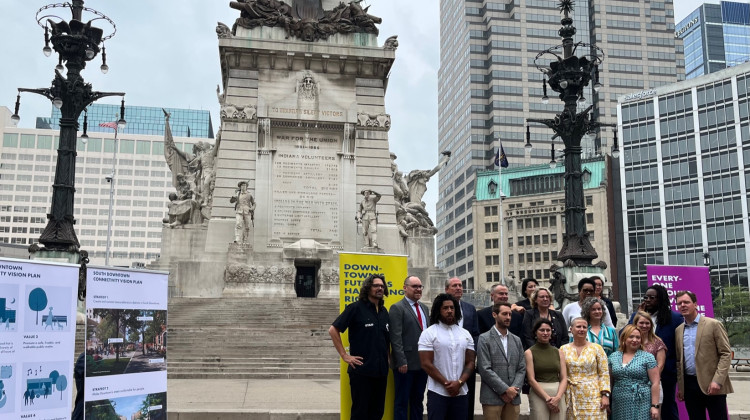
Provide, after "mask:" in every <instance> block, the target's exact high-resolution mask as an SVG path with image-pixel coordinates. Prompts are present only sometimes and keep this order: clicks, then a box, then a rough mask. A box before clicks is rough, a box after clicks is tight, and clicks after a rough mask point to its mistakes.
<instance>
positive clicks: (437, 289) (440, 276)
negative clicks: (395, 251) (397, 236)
mask: <svg viewBox="0 0 750 420" xmlns="http://www.w3.org/2000/svg"><path fill="white" fill-rule="evenodd" d="M412 233H413V234H416V235H419V234H420V232H419V231H418V230H417V229H415V230H414V231H413V232H412ZM406 254H407V255H408V256H409V258H408V262H409V274H411V275H414V276H417V277H419V279H420V280H422V285H423V286H424V289H423V292H422V298H423V299H424V300H427V301H430V300H432V299H433V298H434V297H435V296H437V295H438V294H440V293H443V291H444V290H445V280H447V279H448V274H447V273H446V272H445V271H443V270H441V269H439V268H437V267H435V237H434V236H433V235H424V236H409V237H408V238H406Z"/></svg>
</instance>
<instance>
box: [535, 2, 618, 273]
mask: <svg viewBox="0 0 750 420" xmlns="http://www.w3.org/2000/svg"><path fill="white" fill-rule="evenodd" d="M573 5H574V0H561V1H560V5H559V7H560V12H561V13H562V14H563V18H562V19H561V20H560V23H561V24H562V28H560V30H559V31H558V33H559V34H560V37H561V38H562V44H560V45H557V46H555V47H552V48H549V49H547V50H545V51H542V52H540V53H539V54H537V56H536V59H535V64H536V67H537V68H538V69H539V70H540V71H541V72H542V73H544V75H545V79H543V82H542V83H543V86H542V87H543V92H544V97H543V98H542V102H545V101H548V100H549V98H548V97H547V85H549V87H550V88H551V89H552V90H553V91H555V92H557V93H559V98H560V100H561V101H562V102H563V103H564V109H563V111H562V112H561V113H559V114H557V116H555V118H551V119H535V118H528V119H527V120H526V121H527V122H533V123H539V124H544V125H546V126H547V127H549V128H551V129H552V130H553V131H554V132H555V135H554V136H553V137H552V138H553V139H554V138H556V137H560V138H561V139H562V141H563V143H564V144H565V160H564V161H565V235H564V236H563V245H562V248H561V249H560V252H559V253H558V255H557V259H558V261H562V262H567V261H569V260H570V261H572V262H573V263H574V264H575V265H577V266H591V265H592V261H593V260H594V259H595V258H597V257H598V255H597V253H596V251H595V250H594V247H593V246H592V245H591V241H590V240H589V235H588V233H587V230H586V204H585V202H584V195H583V172H582V170H581V152H582V147H581V139H582V138H583V137H584V136H585V135H586V134H588V133H593V132H596V130H598V128H599V127H602V126H611V125H609V124H603V123H600V122H598V121H595V120H594V118H593V116H592V115H590V112H591V110H592V108H593V105H591V106H589V107H587V108H586V109H584V110H583V111H581V112H578V111H577V108H578V105H579V104H582V103H584V102H585V99H584V95H583V92H584V89H585V88H586V86H588V84H589V82H590V81H592V80H593V81H594V90H595V91H598V90H599V88H600V87H601V84H600V83H599V65H600V64H601V63H602V60H603V57H604V52H603V51H602V50H601V49H600V48H599V47H597V46H595V45H592V44H588V43H585V42H576V43H574V42H573V35H575V33H576V28H575V27H574V26H573V19H572V18H571V17H570V14H571V12H572V11H573ZM579 48H581V49H584V50H586V51H585V53H584V54H583V55H581V56H580V57H579V56H577V55H576V52H577V50H578V49H579ZM545 103H546V102H545ZM526 147H527V148H530V147H531V134H530V131H529V128H528V126H527V129H526ZM553 150H554V146H553Z"/></svg>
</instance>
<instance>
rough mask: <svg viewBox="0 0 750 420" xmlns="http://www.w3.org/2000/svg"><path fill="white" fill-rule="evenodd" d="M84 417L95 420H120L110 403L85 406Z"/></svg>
mask: <svg viewBox="0 0 750 420" xmlns="http://www.w3.org/2000/svg"><path fill="white" fill-rule="evenodd" d="M86 417H87V418H92V419H97V420H120V416H118V415H117V413H116V412H115V409H114V407H112V403H111V402H107V403H105V404H102V403H101V402H96V403H88V404H86Z"/></svg>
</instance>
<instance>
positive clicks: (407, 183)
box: [152, 0, 449, 297]
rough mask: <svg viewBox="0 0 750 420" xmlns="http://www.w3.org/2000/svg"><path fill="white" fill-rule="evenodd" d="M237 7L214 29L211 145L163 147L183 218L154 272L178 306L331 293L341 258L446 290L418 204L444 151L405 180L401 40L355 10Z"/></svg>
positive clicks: (170, 231) (303, 0)
mask: <svg viewBox="0 0 750 420" xmlns="http://www.w3.org/2000/svg"><path fill="white" fill-rule="evenodd" d="M229 6H230V7H231V8H233V9H236V10H238V11H239V13H238V17H237V19H236V21H235V22H234V23H233V24H232V25H226V24H223V23H218V25H217V27H216V34H217V38H218V45H219V56H220V60H219V65H220V66H221V74H222V80H221V86H220V87H217V97H218V100H219V105H220V109H221V112H220V115H221V127H220V135H219V136H217V142H216V145H215V146H210V145H200V146H198V147H196V148H195V149H194V151H193V153H192V154H187V153H182V152H178V151H177V150H176V148H174V147H171V146H170V145H169V144H167V145H165V158H166V159H167V162H168V163H169V166H170V168H171V169H172V171H173V174H174V179H173V181H174V183H175V188H176V192H175V193H174V194H175V196H174V200H172V202H175V203H174V204H170V206H174V207H175V214H174V218H173V219H168V221H169V220H173V221H171V222H169V223H168V224H167V226H165V229H164V236H163V239H162V253H161V258H160V259H159V260H158V261H156V262H155V263H154V264H152V267H153V268H159V269H168V270H170V293H171V296H175V297H223V296H282V297H283V296H289V297H294V296H298V297H336V296H338V281H339V279H338V253H339V252H362V251H364V252H378V253H386V254H402V255H403V254H407V255H409V264H410V266H411V268H410V270H412V269H414V270H416V271H415V272H417V271H418V272H419V274H418V275H419V277H420V278H421V279H423V281H426V282H429V279H430V275H432V276H433V277H439V278H437V279H436V280H435V281H434V282H435V283H441V282H442V281H444V279H445V274H444V273H442V272H440V271H438V270H437V269H436V268H435V266H434V265H435V258H434V234H435V231H436V230H435V228H434V225H433V223H432V221H431V220H430V219H429V215H428V214H427V211H426V209H425V208H424V204H423V203H422V202H421V198H422V196H423V195H424V193H425V189H426V182H427V180H429V178H430V177H431V176H432V175H434V174H435V173H436V172H437V171H438V170H439V168H441V167H443V166H444V165H445V164H446V162H447V159H448V157H449V154H444V156H443V158H442V159H441V160H440V163H438V165H437V166H436V167H435V168H434V169H433V170H429V171H412V172H410V173H409V176H407V177H404V176H403V174H402V173H397V172H398V169H397V167H395V163H394V162H393V160H392V159H391V153H390V150H389V138H388V131H389V130H390V127H391V116H390V115H389V114H388V113H387V112H386V109H385V101H384V96H385V91H386V87H387V82H388V75H389V72H390V70H391V67H392V65H393V62H394V60H395V57H396V50H397V47H398V42H397V40H396V37H395V36H393V37H390V38H388V39H387V40H386V41H385V44H384V45H383V46H379V45H378V41H377V35H378V29H377V24H378V23H380V21H381V20H380V18H378V17H376V16H374V15H372V14H370V13H369V10H368V9H369V8H363V7H362V6H361V4H360V2H359V1H352V2H349V3H342V2H340V1H338V0H286V1H280V0H244V1H232V2H230V3H229ZM230 26H231V28H230ZM222 90H223V92H222ZM166 117H167V124H168V115H167V116H166ZM167 128H168V125H167ZM165 141H167V143H168V140H167V139H166V134H165ZM394 158H395V156H394ZM178 175H182V177H181V178H179V179H178ZM238 179H240V180H246V181H243V182H241V183H240V185H239V188H240V192H239V193H237V192H236V191H237V190H236V188H237V180H238ZM396 184H398V186H399V188H400V191H396V188H395V185H396ZM183 190H184V192H183ZM243 194H247V195H246V196H244V195H243ZM243 197H247V198H246V199H245V198H243ZM233 199H234V200H233ZM184 200H193V201H195V202H197V203H198V205H197V208H198V209H199V211H198V212H197V213H198V214H199V215H200V217H201V218H202V220H201V222H198V221H197V220H195V221H194V222H189V220H192V218H188V217H187V216H186V214H188V213H189V214H191V215H192V213H193V212H195V205H194V204H192V202H191V206H193V207H190V208H191V211H190V212H188V213H185V212H186V210H184V208H183V207H182V205H181V204H179V201H184ZM243 200H244V201H243ZM360 200H361V202H360ZM255 202H257V203H261V204H262V205H260V206H258V207H257V208H255ZM243 203H244V204H243ZM235 205H236V206H235ZM170 209H171V207H170ZM240 209H242V212H243V213H242V215H241V216H240V213H239V212H240ZM248 209H249V210H248ZM170 211H171V210H170ZM245 211H248V213H245ZM248 214H249V215H250V220H249V221H248V217H247V215H248ZM355 215H356V216H355ZM170 217H172V215H171V213H170ZM360 222H361V225H360V224H359V223H360ZM248 223H249V226H250V227H251V229H249V228H248ZM240 227H241V229H240ZM359 228H362V232H361V233H360V234H358V229H359ZM419 270H421V271H419ZM440 287H442V286H440Z"/></svg>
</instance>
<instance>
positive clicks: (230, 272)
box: [224, 264, 253, 283]
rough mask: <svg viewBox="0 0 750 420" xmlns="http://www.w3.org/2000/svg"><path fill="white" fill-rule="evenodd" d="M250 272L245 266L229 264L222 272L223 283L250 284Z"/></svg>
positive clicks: (248, 267) (249, 268) (247, 266)
mask: <svg viewBox="0 0 750 420" xmlns="http://www.w3.org/2000/svg"><path fill="white" fill-rule="evenodd" d="M252 271H253V270H252V269H251V267H250V266H249V265H247V264H229V265H227V268H226V270H225V271H224V281H225V282H227V283H250V275H251V273H252Z"/></svg>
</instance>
